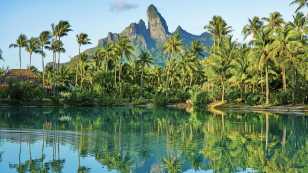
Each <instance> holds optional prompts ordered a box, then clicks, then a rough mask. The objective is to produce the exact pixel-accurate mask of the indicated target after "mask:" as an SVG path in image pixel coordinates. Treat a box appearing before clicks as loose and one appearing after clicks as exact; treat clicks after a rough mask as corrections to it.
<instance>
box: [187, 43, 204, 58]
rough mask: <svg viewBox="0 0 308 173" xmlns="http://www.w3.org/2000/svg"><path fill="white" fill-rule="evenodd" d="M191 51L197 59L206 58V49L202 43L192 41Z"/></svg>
mask: <svg viewBox="0 0 308 173" xmlns="http://www.w3.org/2000/svg"><path fill="white" fill-rule="evenodd" d="M190 50H191V53H192V54H193V55H195V56H196V57H202V56H204V55H203V53H204V48H203V45H202V43H201V42H200V41H196V40H194V41H192V43H191V48H190Z"/></svg>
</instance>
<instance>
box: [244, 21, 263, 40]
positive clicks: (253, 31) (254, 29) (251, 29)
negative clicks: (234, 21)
mask: <svg viewBox="0 0 308 173" xmlns="http://www.w3.org/2000/svg"><path fill="white" fill-rule="evenodd" d="M262 26H263V21H262V20H261V19H260V18H259V17H257V16H255V17H253V18H252V19H248V24H247V25H245V26H244V28H243V31H242V33H243V34H244V36H245V38H247V37H248V36H250V35H251V36H252V37H255V36H256V35H257V33H258V32H259V30H260V29H261V28H262Z"/></svg>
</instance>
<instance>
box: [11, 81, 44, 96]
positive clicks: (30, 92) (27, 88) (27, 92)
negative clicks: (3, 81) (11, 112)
mask: <svg viewBox="0 0 308 173" xmlns="http://www.w3.org/2000/svg"><path fill="white" fill-rule="evenodd" d="M7 92H8V96H9V98H10V99H12V100H14V101H28V100H41V99H42V98H43V97H44V96H45V94H44V90H43V88H41V87H40V85H37V84H36V83H33V82H30V81H25V82H24V81H16V80H12V81H10V82H9V86H8V90H7Z"/></svg>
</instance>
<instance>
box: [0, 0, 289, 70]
mask: <svg viewBox="0 0 308 173" xmlns="http://www.w3.org/2000/svg"><path fill="white" fill-rule="evenodd" d="M289 3H290V1H289V0H1V1H0V22H1V24H0V49H2V51H3V56H4V58H5V62H4V63H3V62H0V66H9V67H10V68H16V67H18V63H19V61H18V50H17V49H9V48H8V45H9V44H10V43H12V42H14V41H15V40H16V38H17V37H18V35H19V34H20V33H24V34H26V35H27V36H28V37H31V36H38V34H39V33H40V32H41V31H43V30H49V29H50V25H51V23H56V22H58V21H59V20H68V21H69V22H70V23H71V25H72V27H73V30H74V31H73V32H71V33H70V34H69V36H67V37H65V38H64V39H63V41H64V44H65V48H66V53H65V54H64V55H62V62H66V61H68V60H69V57H71V56H73V55H75V54H76V52H77V44H76V42H75V35H76V34H77V33H79V32H86V33H88V34H89V36H90V38H91V39H92V43H93V45H90V46H87V47H84V48H83V49H86V48H89V47H93V46H94V45H96V44H97V41H98V39H100V38H103V37H105V36H106V35H107V33H108V32H109V31H112V32H120V31H122V30H123V29H124V28H125V27H126V26H128V25H129V24H130V23H131V22H137V21H138V20H139V19H144V20H145V21H147V19H146V9H147V7H148V5H150V4H154V5H155V6H156V7H157V8H158V10H159V11H160V13H161V14H162V15H163V16H164V18H165V19H166V21H167V23H168V25H169V29H170V30H171V31H173V30H175V29H176V27H177V26H178V25H181V26H182V27H183V28H184V29H185V30H187V31H189V32H191V33H193V34H201V33H202V32H204V30H203V27H204V25H206V24H207V23H208V22H209V20H210V19H211V18H212V16H213V15H221V16H222V17H223V18H225V20H226V21H227V22H228V24H229V25H231V26H232V27H233V30H234V32H233V34H234V36H235V38H236V39H238V40H240V41H241V40H242V36H241V30H242V27H243V26H244V25H245V24H246V23H247V20H248V18H250V17H253V16H262V17H263V16H268V15H269V13H271V12H273V11H279V12H281V13H282V14H283V16H284V18H285V19H287V20H290V19H291V18H292V14H293V12H294V9H295V7H290V6H289ZM22 56H23V66H24V67H25V66H26V65H27V64H28V62H29V58H28V55H27V54H26V52H24V51H23V53H22ZM50 60H51V58H50V54H48V57H47V61H50ZM33 64H34V65H35V66H37V67H39V68H40V66H41V59H40V57H39V56H34V57H33Z"/></svg>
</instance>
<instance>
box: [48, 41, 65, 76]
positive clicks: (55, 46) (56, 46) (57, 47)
mask: <svg viewBox="0 0 308 173" xmlns="http://www.w3.org/2000/svg"><path fill="white" fill-rule="evenodd" d="M46 48H47V49H48V50H51V51H52V55H53V56H52V57H53V69H54V70H55V68H56V64H57V57H56V53H63V52H65V49H64V47H63V42H62V41H59V40H55V39H53V40H52V41H51V45H50V46H46Z"/></svg>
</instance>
